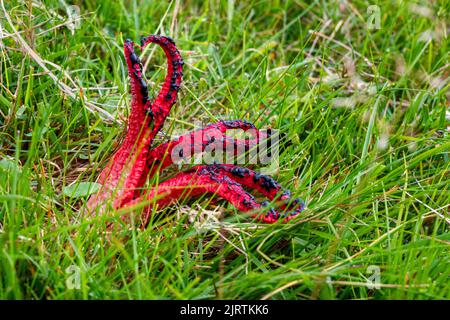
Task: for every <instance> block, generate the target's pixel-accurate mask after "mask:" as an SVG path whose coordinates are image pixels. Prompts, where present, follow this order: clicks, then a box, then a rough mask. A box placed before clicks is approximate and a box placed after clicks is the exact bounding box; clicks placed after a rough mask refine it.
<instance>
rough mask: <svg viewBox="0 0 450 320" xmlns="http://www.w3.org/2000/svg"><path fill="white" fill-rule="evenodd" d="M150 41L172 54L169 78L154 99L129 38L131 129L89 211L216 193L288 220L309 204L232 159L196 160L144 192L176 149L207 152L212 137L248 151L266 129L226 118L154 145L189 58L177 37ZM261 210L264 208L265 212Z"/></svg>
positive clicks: (255, 212)
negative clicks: (234, 134) (238, 134)
mask: <svg viewBox="0 0 450 320" xmlns="http://www.w3.org/2000/svg"><path fill="white" fill-rule="evenodd" d="M149 43H156V44H158V45H160V46H161V47H162V48H163V50H164V52H165V54H166V56H167V59H168V61H167V75H166V78H165V80H164V83H163V85H162V89H161V91H160V92H159V94H158V96H157V97H156V98H155V100H154V101H153V102H151V101H150V100H149V96H148V89H147V84H146V81H145V80H144V75H143V69H142V64H141V61H140V60H139V57H138V56H137V55H136V53H135V52H134V46H135V45H134V43H133V42H132V41H130V40H126V41H125V44H124V53H125V59H126V63H127V67H128V73H129V76H130V79H131V94H132V101H131V114H130V117H129V121H128V127H127V134H126V137H125V140H124V142H123V144H122V145H121V147H120V148H119V150H118V151H117V152H116V153H115V154H114V155H113V156H112V158H111V160H110V161H109V163H108V165H107V166H106V167H105V168H104V169H103V170H102V172H101V173H100V175H99V178H98V182H99V183H100V184H102V185H103V188H102V189H101V190H100V191H99V192H98V193H97V194H95V195H92V196H91V198H90V199H89V201H88V203H87V208H88V211H89V212H91V213H94V212H98V213H103V212H104V211H105V206H106V204H107V203H111V204H112V208H113V209H118V208H122V207H128V206H132V205H135V204H137V203H139V202H141V201H144V200H146V199H154V198H156V201H155V202H154V204H156V205H157V206H158V208H163V207H165V206H167V205H170V204H171V203H172V202H173V201H174V200H176V199H187V198H191V197H198V196H200V195H202V194H205V193H211V194H216V195H218V196H220V197H221V198H223V199H225V200H227V201H228V202H230V203H231V204H232V205H233V206H234V207H235V208H236V209H238V210H240V211H244V212H252V216H253V217H255V218H257V219H258V220H260V221H263V222H268V223H273V222H276V221H278V220H283V221H288V220H290V219H292V218H293V217H294V216H295V215H297V214H298V213H300V212H301V211H302V210H303V209H304V203H303V201H302V200H300V199H294V200H292V199H291V197H290V192H289V191H288V190H284V191H283V190H282V188H281V186H280V185H279V184H278V182H276V181H275V180H273V179H272V178H271V177H268V176H265V175H261V174H259V173H256V172H254V171H252V170H250V169H247V168H242V167H238V166H234V165H229V164H213V165H199V166H194V167H193V168H191V169H190V170H188V171H186V172H180V173H178V174H177V175H175V176H174V177H173V178H171V179H168V180H166V181H164V182H161V183H160V184H159V185H158V186H156V187H152V188H150V190H146V191H145V193H144V194H141V193H142V187H143V185H144V184H145V181H146V179H147V178H148V177H149V176H153V175H154V174H156V173H157V172H158V171H161V170H163V169H164V168H166V167H167V166H169V165H171V164H173V157H172V154H173V152H178V153H179V156H180V157H182V156H183V153H184V152H185V151H184V150H186V151H188V153H189V154H194V153H196V152H197V153H198V152H203V151H205V149H206V148H207V147H208V146H209V145H211V144H213V143H224V144H228V143H232V144H233V146H235V147H237V148H234V150H236V149H237V150H239V148H240V147H242V148H243V149H244V150H245V151H248V150H249V149H250V148H252V147H255V146H256V145H257V144H258V143H259V142H260V141H261V132H260V131H259V130H257V129H256V128H255V127H254V125H253V124H251V123H249V122H246V121H242V120H227V121H220V122H218V123H216V124H210V125H208V126H206V127H204V128H202V129H199V130H196V131H193V132H190V133H188V134H185V135H183V136H181V137H179V138H178V139H176V140H174V141H170V142H166V143H163V144H160V145H159V146H157V147H152V143H153V140H154V138H155V136H156V134H157V133H158V132H159V131H160V130H161V128H162V126H163V125H164V121H165V119H166V118H167V116H168V115H169V113H170V109H171V108H172V106H173V105H174V103H175V102H176V99H177V93H178V90H179V89H180V85H181V79H182V76H183V64H184V63H183V60H182V58H181V55H180V53H179V51H178V49H177V48H176V46H175V43H174V41H173V40H172V39H170V38H168V37H164V36H156V35H151V36H149V37H144V38H142V40H141V49H143V48H144V47H145V46H146V45H148V44H149ZM233 129H242V130H250V131H251V133H253V138H252V139H250V140H247V139H234V138H231V137H229V136H227V135H226V133H227V131H228V130H233ZM195 135H200V139H194V136H195ZM197 140H198V142H197ZM193 141H195V142H196V144H194V142H193ZM235 155H236V154H235ZM244 187H245V188H248V189H255V190H257V191H258V192H260V193H261V194H262V195H264V196H265V197H266V198H267V199H268V200H270V201H278V202H281V203H280V206H279V207H280V208H283V210H284V212H279V211H277V210H275V209H274V208H269V207H268V202H267V201H264V202H262V203H258V202H257V201H256V200H255V198H254V196H253V195H251V194H250V193H248V192H247V191H246V190H245V189H244ZM111 200H112V202H111ZM152 206H153V204H152V205H148V206H147V207H145V208H144V209H143V211H142V212H143V216H142V218H143V220H144V221H145V222H144V224H145V223H146V222H147V221H148V220H149V217H150V214H151V212H152ZM265 207H267V208H265ZM262 210H264V211H265V212H263V213H261V211H262Z"/></svg>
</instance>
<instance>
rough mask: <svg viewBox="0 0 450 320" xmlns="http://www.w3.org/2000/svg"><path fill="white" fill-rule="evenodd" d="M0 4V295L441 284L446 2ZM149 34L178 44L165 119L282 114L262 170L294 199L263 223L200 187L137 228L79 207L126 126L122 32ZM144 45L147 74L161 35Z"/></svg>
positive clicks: (282, 291) (374, 293)
mask: <svg viewBox="0 0 450 320" xmlns="http://www.w3.org/2000/svg"><path fill="white" fill-rule="evenodd" d="M424 3H426V6H425V5H424ZM1 4H2V8H0V19H1V20H0V26H1V29H0V146H1V149H0V298H2V299H4V298H10V299H42V298H46V299H63V298H66V299H71V298H81V299H107V298H108V299H109V298H112V299H119V298H123V299H138V298H139V299H140V298H142V299H157V298H164V299H221V298H223V299H442V298H449V297H450V289H449V288H450V285H449V283H450V281H449V276H450V267H449V266H450V255H449V244H450V235H449V233H448V231H449V226H450V216H449V214H448V212H449V203H450V201H449V198H450V195H449V183H448V182H449V173H448V172H449V155H448V152H449V147H450V140H449V111H448V107H449V103H448V98H449V93H448V89H449V81H448V76H449V46H448V34H447V33H448V30H449V26H448V24H446V22H448V21H450V19H449V9H450V7H449V6H450V2H449V1H444V0H442V1H439V0H435V1H427V2H422V1H420V2H413V1H400V0H398V1H387V0H379V1H376V6H370V7H369V5H368V3H367V2H366V1H359V0H356V1H350V0H342V1H303V0H292V1H291V0H290V1H276V0H273V1H233V0H228V1H225V0H222V1H221V0H211V1H178V0H177V1H172V2H168V1H139V0H133V1H131V0H130V1H126V0H117V1H93V0H85V1H73V2H71V3H70V5H75V6H72V7H68V5H69V1H66V3H64V1H56V0H53V1H50V0H47V1H43V0H30V1H28V0H22V1H18V0H8V1H4V0H2V1H1ZM152 33H153V34H154V33H160V34H164V35H170V36H171V37H173V38H174V39H175V41H176V43H177V45H178V47H179V49H180V50H181V53H182V56H183V57H184V60H185V62H186V64H185V68H184V74H185V76H184V82H183V86H182V88H181V93H180V96H179V101H178V102H177V104H176V105H175V106H174V108H173V109H172V113H171V115H170V117H169V118H168V119H167V122H166V125H165V127H164V132H166V133H167V134H170V133H172V132H175V131H177V132H179V131H188V130H191V129H192V123H193V122H194V121H202V122H204V123H209V122H214V121H217V119H237V118H240V119H246V120H249V121H252V122H254V123H255V124H256V125H257V126H258V127H261V128H267V127H272V128H276V129H279V130H280V131H281V132H282V133H283V134H284V135H285V136H287V137H288V138H289V139H290V142H291V144H290V145H288V146H286V147H285V148H283V149H282V152H281V154H280V157H279V168H278V169H277V170H276V171H275V172H274V173H273V176H274V177H275V178H276V179H278V181H280V182H281V183H282V184H283V185H284V186H286V187H288V188H290V189H291V190H292V191H293V193H294V195H295V196H298V197H301V198H303V199H305V200H306V202H307V210H306V211H305V212H304V213H303V214H302V215H301V216H300V217H298V218H297V219H295V220H292V221H291V222H289V223H287V224H279V223H278V224H275V225H263V224H258V223H256V222H253V221H251V219H249V218H248V217H245V216H243V215H242V214H239V212H236V210H235V209H233V207H232V206H230V205H228V204H226V203H225V202H223V201H216V200H214V201H213V200H211V197H203V198H201V199H198V200H196V201H189V202H185V203H179V204H177V205H175V206H172V207H170V208H168V209H166V210H163V211H161V212H158V214H157V215H156V216H155V219H153V220H152V221H151V222H150V225H149V226H148V227H147V228H146V229H145V230H140V229H139V228H122V229H121V230H116V231H114V232H112V233H109V234H106V233H105V232H104V231H105V225H106V223H105V218H97V219H94V220H89V219H86V218H85V217H84V216H83V215H81V213H80V211H79V208H80V207H82V206H83V205H84V204H85V202H86V186H89V183H91V182H94V181H95V178H96V177H97V175H98V172H99V170H100V169H101V168H102V167H103V166H104V165H105V163H106V161H107V159H108V157H109V156H110V155H111V153H112V151H113V150H114V149H115V148H116V147H117V145H118V143H119V142H120V141H121V138H122V137H123V134H122V133H123V131H124V128H125V120H126V118H127V115H128V112H129V104H130V102H129V101H130V94H129V86H128V79H127V70H126V66H125V62H124V58H123V52H122V45H123V41H124V39H125V38H130V39H133V40H135V41H138V40H139V38H140V36H141V35H148V34H152ZM145 64H146V66H147V68H146V75H147V79H148V81H149V87H150V88H151V91H152V92H153V93H155V92H157V91H158V89H159V85H160V84H161V81H162V79H163V77H164V74H165V57H164V55H163V53H162V50H160V49H158V48H157V47H156V46H151V47H150V50H148V51H147V53H146V54H145ZM159 139H160V140H161V139H165V138H164V137H159ZM175 169H176V168H175ZM161 178H162V177H161ZM80 183H82V184H80ZM218 212H219V213H221V214H222V215H221V216H220V219H218V220H215V219H214V217H215V214H216V213H218ZM119 215H120V212H118V214H117V215H116V216H115V218H112V221H113V222H114V221H116V222H117V223H118V221H120V217H119ZM193 218H194V219H199V218H202V219H203V222H197V223H191V222H190V219H193ZM110 221H111V220H110ZM78 275H79V278H78ZM78 280H79V281H78Z"/></svg>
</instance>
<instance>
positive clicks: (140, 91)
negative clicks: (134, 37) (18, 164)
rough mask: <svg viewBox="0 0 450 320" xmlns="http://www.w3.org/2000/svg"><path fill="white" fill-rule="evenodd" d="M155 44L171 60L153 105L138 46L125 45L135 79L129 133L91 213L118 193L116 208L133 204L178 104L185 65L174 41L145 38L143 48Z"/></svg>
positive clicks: (90, 206)
mask: <svg viewBox="0 0 450 320" xmlns="http://www.w3.org/2000/svg"><path fill="white" fill-rule="evenodd" d="M151 42H154V43H157V44H158V45H160V46H161V47H162V48H163V50H164V52H165V53H166V56H167V58H168V71H167V76H166V79H165V81H164V83H163V86H162V89H161V91H160V93H159V94H158V96H157V98H156V99H155V101H154V102H153V103H152V104H151V105H150V102H149V100H148V90H147V84H146V82H145V81H144V76H143V70H142V64H141V62H140V60H139V58H138V57H137V55H136V54H135V52H134V43H133V42H132V41H130V40H126V41H125V44H124V53H125V59H126V62H127V67H128V74H129V76H130V79H131V92H132V101H131V113H130V117H129V122H128V128H127V134H126V137H125V140H124V142H123V144H122V146H121V147H120V149H119V150H118V151H117V152H116V153H115V154H114V155H113V156H112V158H111V160H110V162H109V163H108V165H107V166H106V168H105V169H103V170H102V172H101V173H100V175H99V179H98V182H99V183H100V184H103V188H102V190H100V192H99V193H97V194H96V195H93V196H91V198H90V199H89V201H88V203H87V207H88V211H94V210H95V209H96V208H97V207H98V206H99V205H100V206H101V205H102V203H103V202H104V201H105V200H107V199H109V198H111V196H112V193H113V190H115V191H116V194H115V198H114V202H113V207H114V208H118V207H121V206H122V205H123V204H125V203H127V202H129V201H131V200H132V199H133V198H134V195H135V189H136V188H139V187H140V185H139V183H141V181H142V179H141V176H143V175H146V172H147V166H146V163H147V154H148V151H149V149H150V146H151V144H152V141H153V139H154V137H155V136H156V134H157V133H158V131H159V130H160V129H161V127H162V125H163V124H164V120H165V118H166V117H167V115H168V114H169V112H170V108H171V107H172V105H173V104H174V103H175V101H176V97H177V92H178V90H179V86H180V84H181V77H182V68H183V63H182V59H181V56H180V54H179V52H178V50H177V49H176V47H175V44H174V42H173V40H172V39H170V38H167V37H163V36H150V37H147V38H144V39H143V41H142V44H143V46H146V45H147V44H149V43H151Z"/></svg>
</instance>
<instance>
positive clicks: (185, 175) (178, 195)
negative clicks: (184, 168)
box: [125, 166, 303, 223]
mask: <svg viewBox="0 0 450 320" xmlns="http://www.w3.org/2000/svg"><path fill="white" fill-rule="evenodd" d="M212 167H213V166H204V167H201V168H199V169H198V170H195V171H193V172H181V173H178V174H177V175H176V176H174V177H173V178H171V179H169V180H167V181H164V182H162V183H160V184H159V185H158V186H157V187H153V188H151V189H150V190H149V191H148V192H147V193H146V194H145V195H143V196H141V197H139V198H137V199H135V200H133V201H131V202H129V203H127V204H126V205H125V207H129V206H133V205H136V204H138V203H140V202H143V201H145V200H150V199H153V200H154V199H157V200H155V201H154V205H157V206H158V209H162V208H164V207H167V206H169V205H170V204H172V203H173V201H174V200H179V199H188V198H193V197H198V196H201V195H203V194H205V193H211V194H215V195H217V196H219V197H221V198H223V199H225V200H227V201H228V202H229V203H231V204H232V205H233V206H234V207H235V208H236V209H238V210H239V211H242V212H253V213H252V217H254V218H257V219H258V220H260V221H262V222H266V223H274V222H277V221H279V220H280V219H281V220H283V221H285V222H286V221H289V220H290V219H292V218H294V217H295V216H296V215H297V214H298V213H300V212H301V211H302V210H303V203H299V204H298V206H297V207H296V208H295V209H294V210H292V211H290V212H286V213H279V212H278V211H276V210H275V209H273V208H269V207H268V210H267V212H265V213H260V212H258V211H261V209H263V208H264V207H265V206H267V205H268V203H267V202H262V203H258V202H257V201H256V200H255V197H254V196H253V195H251V194H250V193H248V192H247V191H245V190H244V188H243V187H242V185H241V184H239V183H237V182H236V181H233V180H232V179H230V177H228V176H227V175H225V174H223V173H221V172H216V171H214V170H212ZM152 209H153V205H148V206H146V207H145V208H144V209H143V210H142V215H143V216H142V220H143V221H145V222H148V221H149V218H150V215H151V212H152Z"/></svg>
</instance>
